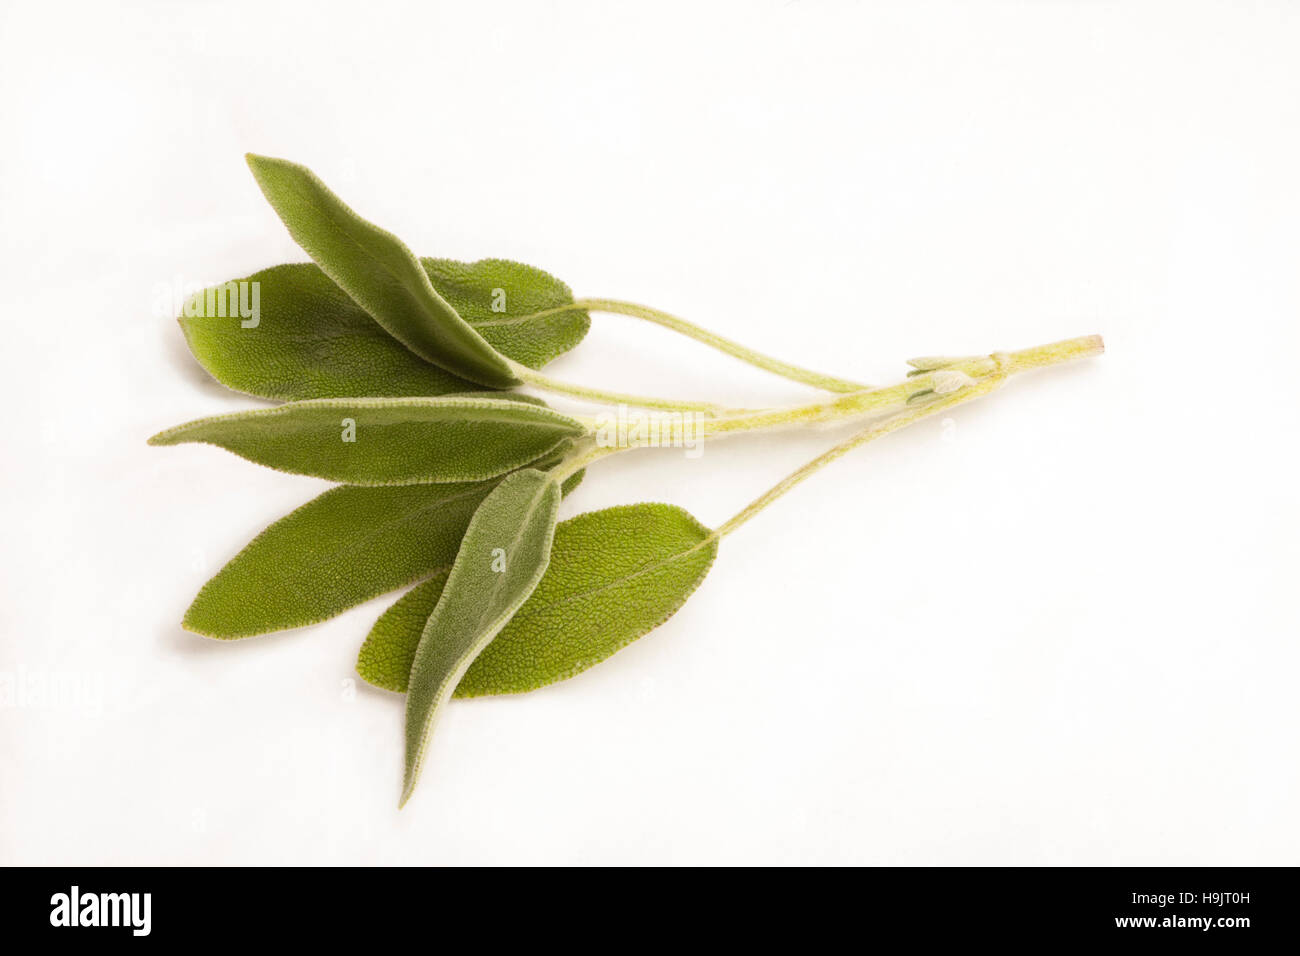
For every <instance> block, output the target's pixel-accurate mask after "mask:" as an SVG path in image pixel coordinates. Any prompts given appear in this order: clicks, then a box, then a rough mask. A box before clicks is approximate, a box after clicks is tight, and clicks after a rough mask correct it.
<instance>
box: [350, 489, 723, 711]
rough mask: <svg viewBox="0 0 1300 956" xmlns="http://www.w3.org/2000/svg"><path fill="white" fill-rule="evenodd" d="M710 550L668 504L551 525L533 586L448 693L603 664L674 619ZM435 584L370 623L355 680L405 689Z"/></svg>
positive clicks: (713, 543)
mask: <svg viewBox="0 0 1300 956" xmlns="http://www.w3.org/2000/svg"><path fill="white" fill-rule="evenodd" d="M717 552H718V542H717V539H716V538H715V537H714V536H713V534H712V532H711V531H709V529H708V528H706V527H704V526H703V525H702V524H700V523H699V522H698V521H696V520H695V519H694V518H693V517H691V515H690V514H689V513H687V512H686V511H684V510H682V509H681V508H677V507H674V506H672V505H663V504H637V505H625V506H622V507H617V508H607V509H605V510H603V511H593V512H589V513H587V514H583V515H579V516H578V517H576V518H572V519H570V520H568V521H565V522H563V523H561V524H560V525H559V527H557V528H556V529H555V542H554V544H553V545H552V546H551V563H550V566H549V567H548V568H547V569H546V574H545V575H543V577H542V580H541V582H540V583H539V584H538V585H537V589H536V590H535V591H534V592H533V594H532V597H530V598H529V599H528V600H527V601H526V602H525V603H524V605H523V606H522V607H521V608H520V609H519V611H518V612H517V613H516V614H515V616H514V617H513V618H511V620H510V623H509V624H507V625H506V626H505V627H504V628H503V629H502V630H501V633H500V634H498V635H497V637H496V639H495V640H494V641H493V642H492V643H491V644H489V645H488V646H487V649H486V650H484V651H483V653H482V654H480V655H479V656H478V658H476V659H475V661H474V663H473V664H472V665H471V666H470V668H469V670H468V671H467V672H466V673H465V676H464V677H463V678H462V679H461V682H460V685H459V686H458V687H457V688H456V694H455V696H457V697H477V696H481V695H486V694H518V693H523V692H525V691H530V690H535V689H536V688H538V687H544V686H545V685H547V684H552V683H555V682H556V681H561V680H565V679H567V678H569V677H573V676H575V675H577V674H579V673H581V672H582V671H584V670H586V669H587V668H589V667H591V666H592V665H594V664H597V663H599V662H600V661H603V660H604V659H605V658H607V657H609V656H610V655H612V654H613V653H614V652H616V651H618V650H620V649H621V648H623V647H626V646H627V645H628V644H630V643H632V642H633V641H635V640H636V639H637V638H639V637H642V636H644V635H646V634H648V633H649V632H650V631H652V630H654V629H655V628H656V627H658V626H659V625H660V624H662V623H663V622H664V621H666V620H668V618H670V617H671V616H672V615H673V614H675V613H676V612H677V609H678V608H680V607H681V606H682V605H683V604H685V603H686V599H687V598H689V597H690V596H691V594H692V593H694V591H695V589H696V588H697V587H699V585H700V582H702V581H703V580H704V576H705V575H706V574H707V573H708V571H709V568H710V567H711V566H712V564H713V559H714V557H715V556H716V555H717ZM445 581H446V578H445V576H443V575H435V576H433V577H431V578H429V579H428V580H426V581H424V582H422V583H420V584H419V585H417V586H416V587H414V588H412V589H411V590H410V591H408V592H407V593H406V594H405V595H403V596H402V598H401V600H399V601H398V602H397V603H396V604H394V605H393V606H392V607H391V608H389V609H388V610H387V611H386V612H384V614H383V615H382V616H381V617H380V618H379V620H378V621H376V622H375V626H374V628H373V629H372V630H371V631H370V634H369V636H368V637H367V638H366V641H365V643H364V644H363V645H362V646H361V653H360V655H359V657H358V660H357V672H358V673H359V674H360V675H361V676H362V677H363V678H364V679H365V680H367V681H369V682H370V683H371V684H374V685H376V686H377V687H383V688H385V689H387V690H392V691H397V692H399V693H401V692H403V691H405V690H406V683H407V677H408V674H409V672H410V669H411V662H412V660H413V659H414V657H415V648H416V645H417V644H418V643H419V640H420V634H421V631H422V630H423V627H424V621H425V619H426V618H427V617H428V615H429V613H430V612H431V611H432V610H433V607H434V605H435V604H436V603H437V601H438V596H439V595H440V594H441V592H442V588H443V585H444V583H445Z"/></svg>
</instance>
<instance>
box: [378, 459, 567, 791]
mask: <svg viewBox="0 0 1300 956" xmlns="http://www.w3.org/2000/svg"><path fill="white" fill-rule="evenodd" d="M559 507H560V484H559V482H557V481H556V480H555V478H554V477H553V476H552V475H549V474H547V473H545V472H541V471H538V470H536V469H534V468H530V469H527V470H525V471H518V472H515V473H514V474H512V475H509V476H508V477H506V478H504V479H503V480H502V481H501V483H500V484H499V485H497V487H496V488H495V489H494V490H493V491H492V493H491V494H489V495H488V496H487V498H485V499H484V500H483V503H482V504H481V505H479V508H478V510H477V511H476V512H475V513H474V517H473V518H472V519H471V520H470V523H469V528H468V529H467V530H466V531H465V537H464V539H463V540H462V541H461V544H460V550H459V551H458V552H457V554H456V561H455V563H454V564H452V567H451V571H450V573H449V574H448V575H447V581H446V584H445V586H444V587H443V589H442V594H441V596H440V597H439V598H438V603H437V605H436V606H435V607H434V609H433V613H432V614H430V615H429V619H428V622H427V623H426V624H425V626H424V632H423V634H422V635H421V636H420V643H419V645H418V646H417V647H416V650H415V659H414V661H413V662H412V665H411V676H410V681H409V686H408V691H407V695H406V774H405V780H404V781H403V785H402V799H401V804H400V805H404V804H405V803H406V801H407V800H409V799H410V797H411V793H412V791H413V790H414V789H415V784H416V781H417V780H418V779H419V776H420V768H421V766H422V764H423V763H424V755H425V752H426V750H427V749H428V745H429V738H430V736H431V735H432V733H433V729H434V726H435V725H436V723H437V720H438V716H439V714H440V712H441V710H442V708H443V706H444V705H445V704H446V702H447V701H448V700H449V699H450V697H451V695H452V692H453V691H454V690H455V689H456V685H457V684H459V683H460V679H461V677H462V676H464V674H465V671H466V669H467V668H468V667H469V666H470V664H472V663H473V662H474V658H475V657H477V656H478V655H479V654H480V653H481V652H482V650H483V648H484V647H486V646H487V645H488V643H489V642H490V641H491V640H492V638H494V637H496V635H497V633H498V632H499V631H500V630H501V628H502V627H504V626H505V624H506V622H507V621H509V620H510V618H511V617H512V616H513V615H514V613H515V611H517V610H518V609H519V606H520V605H521V604H523V603H524V601H526V600H527V599H528V596H529V595H530V594H532V592H533V588H535V587H536V586H537V582H538V581H539V580H541V577H542V574H543V573H544V572H545V571H546V564H547V561H548V560H549V558H550V553H551V540H552V538H553V536H554V534H555V518H556V512H557V511H558V509H559Z"/></svg>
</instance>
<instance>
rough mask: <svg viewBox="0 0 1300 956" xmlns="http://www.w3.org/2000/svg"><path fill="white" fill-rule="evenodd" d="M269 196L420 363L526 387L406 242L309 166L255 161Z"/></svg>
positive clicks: (497, 384)
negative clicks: (371, 219)
mask: <svg viewBox="0 0 1300 956" xmlns="http://www.w3.org/2000/svg"><path fill="white" fill-rule="evenodd" d="M248 165H249V168H250V169H252V171H253V175H254V176H255V177H256V178H257V184H258V185H259V186H260V187H261V188H262V193H263V195H265V196H266V198H267V201H268V202H270V204H271V205H272V206H273V207H274V208H275V211H276V213H277V214H278V215H279V216H280V219H281V220H283V221H284V224H285V225H286V226H287V227H288V229H289V234H290V235H291V236H293V238H294V241H295V242H297V243H298V245H300V246H302V248H303V249H304V250H306V252H307V254H308V255H310V256H311V257H312V259H314V260H315V262H316V264H317V265H319V266H320V267H321V269H322V270H323V271H324V273H325V274H326V275H327V276H329V277H330V278H331V279H333V280H334V281H335V282H336V283H337V284H338V285H339V287H340V288H342V289H343V291H345V292H346V293H347V294H348V295H350V296H351V297H352V298H353V299H354V300H356V302H357V304H358V305H360V306H361V307H362V308H363V309H365V310H366V311H367V312H368V313H370V315H371V316H372V317H373V318H374V320H375V321H376V322H378V323H379V324H380V325H382V326H383V327H384V328H385V329H387V330H388V331H389V333H391V334H392V335H393V336H394V337H396V338H397V339H398V340H399V341H400V342H402V343H403V344H404V345H405V346H406V347H407V348H409V349H410V350H411V351H412V352H414V353H415V354H416V355H418V356H420V357H421V358H423V359H424V360H425V361H428V362H432V363H433V364H434V365H438V366H441V367H442V368H445V369H446V370H447V371H449V372H452V373H454V374H456V375H459V376H461V377H462V378H466V379H469V380H470V381H471V382H478V383H479V384H480V385H487V386H489V387H491V388H509V387H510V386H512V385H518V384H519V379H518V378H516V377H515V374H514V372H513V371H512V370H511V366H510V362H509V360H507V359H506V358H505V357H503V356H502V355H501V354H500V353H499V352H497V351H496V349H494V348H493V347H492V346H491V345H489V344H488V342H487V341H486V340H485V339H484V338H483V337H482V336H481V335H479V334H478V333H477V332H475V331H474V329H473V328H472V327H470V325H469V324H468V323H467V322H465V320H464V319H462V318H461V317H460V316H459V315H457V314H456V310H455V309H454V308H452V306H451V305H450V304H449V303H448V302H447V300H446V299H444V298H443V297H442V296H440V295H439V294H438V293H437V291H436V290H435V289H434V288H433V285H432V283H430V281H429V276H428V274H427V273H426V272H425V271H424V269H423V267H421V265H420V263H419V262H418V261H417V260H416V258H415V256H414V255H413V254H412V253H411V250H410V249H408V248H407V247H406V245H405V243H403V242H402V241H401V240H400V239H398V238H397V237H396V236H394V235H393V234H392V233H390V232H387V231H385V230H383V229H380V228H379V227H378V226H376V225H375V224H374V223H371V222H368V221H366V220H365V219H362V218H361V217H360V216H358V215H357V214H356V213H355V212H353V211H352V210H351V209H350V208H348V206H347V205H346V204H345V203H344V202H343V201H342V200H341V199H339V198H338V197H337V196H336V195H334V193H332V192H330V190H329V189H328V188H327V187H326V186H325V184H324V183H322V182H321V181H320V179H318V178H317V176H316V174H315V173H313V172H312V171H311V170H309V169H307V168H306V167H305V166H300V165H298V164H297V163H291V162H289V161H287V160H283V159H273V158H271V157H268V156H254V155H252V154H250V155H249V156H248Z"/></svg>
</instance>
